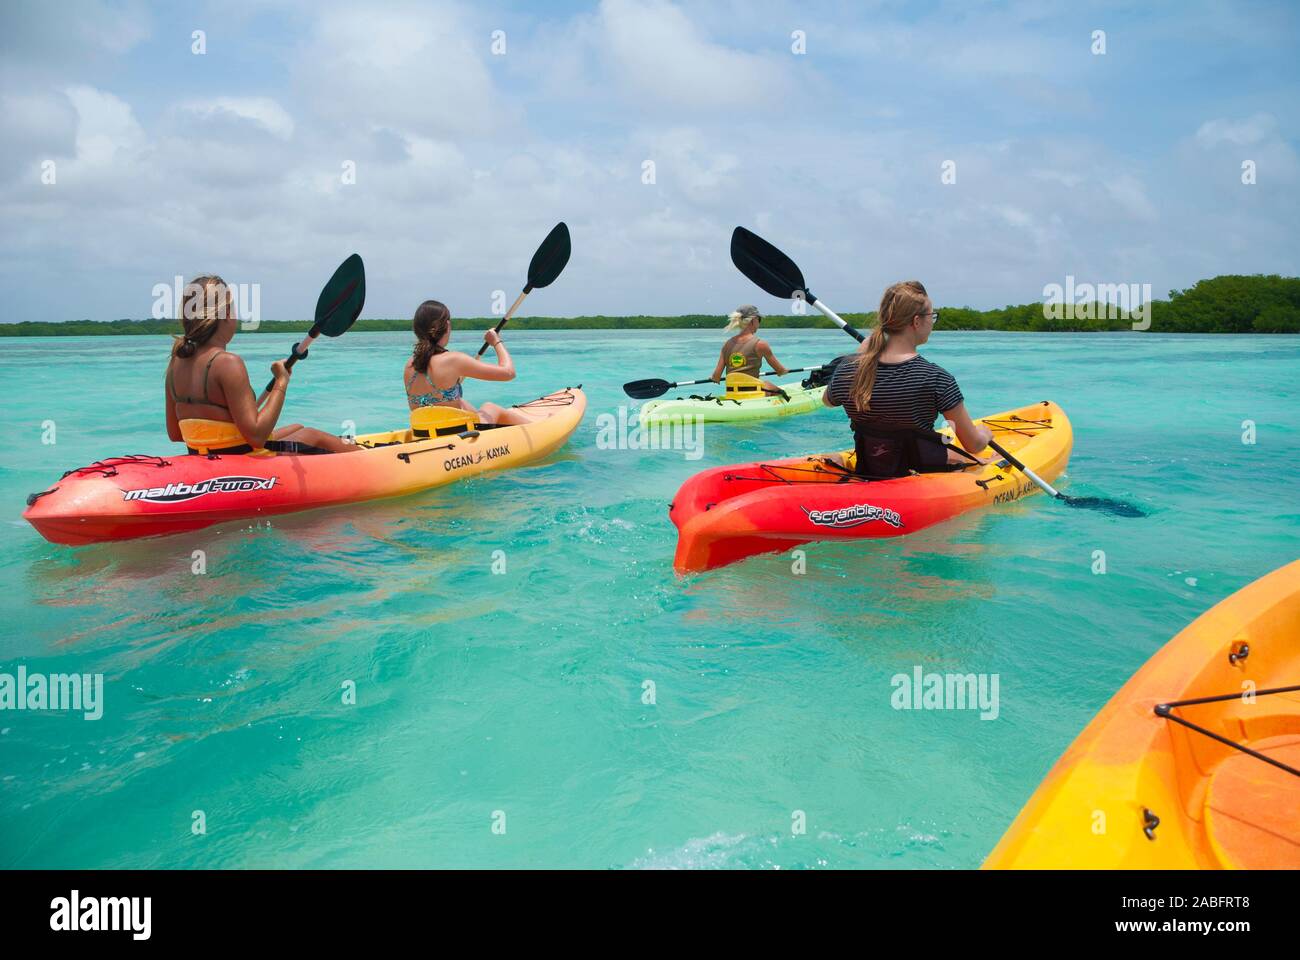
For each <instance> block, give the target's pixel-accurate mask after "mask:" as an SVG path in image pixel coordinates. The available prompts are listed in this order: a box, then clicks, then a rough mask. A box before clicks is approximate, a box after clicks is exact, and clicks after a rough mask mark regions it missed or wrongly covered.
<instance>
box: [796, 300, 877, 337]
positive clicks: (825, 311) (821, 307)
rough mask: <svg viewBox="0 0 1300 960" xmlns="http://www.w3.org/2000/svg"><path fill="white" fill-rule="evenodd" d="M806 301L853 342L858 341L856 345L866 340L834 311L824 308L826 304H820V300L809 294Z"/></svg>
mask: <svg viewBox="0 0 1300 960" xmlns="http://www.w3.org/2000/svg"><path fill="white" fill-rule="evenodd" d="M806 299H807V301H808V303H811V304H812V305H813V306H814V307H816V308H817V309H818V310H820V311H821V312H822V315H823V316H825V317H826V318H827V319H828V320H831V321H833V322H834V323H835V324H836V325H837V326H838V327H839V328H840V329H841V330H843V331H844V332H845V333H847V334H848V335H849V336H850V337H852V338H853V339H854V340H856V341H858V343H861V342H862V341H863V340H865V339H867V338H866V337H864V336H863V335H862V334H861V333H859V332H858V331H857V330H855V329H854V328H853V327H852V326H851V325H849V324H848V323H847V322H845V320H844V318H843V317H841V316H840V315H839V314H838V313H836V312H835V311H834V310H832V309H831V308H830V307H828V306H826V304H824V303H822V302H821V301H820V300H818V299H817V298H816V297H814V296H813V295H812V294H811V293H810V294H808V295H807V298H806Z"/></svg>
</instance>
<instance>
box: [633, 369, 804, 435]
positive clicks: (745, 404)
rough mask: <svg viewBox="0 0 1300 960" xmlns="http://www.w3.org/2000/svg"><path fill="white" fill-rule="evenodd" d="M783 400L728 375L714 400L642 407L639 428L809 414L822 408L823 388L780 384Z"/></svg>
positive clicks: (743, 378)
mask: <svg viewBox="0 0 1300 960" xmlns="http://www.w3.org/2000/svg"><path fill="white" fill-rule="evenodd" d="M780 386H781V389H782V390H783V391H784V392H785V396H781V395H780V394H773V393H766V392H764V391H763V388H762V382H761V381H760V380H758V379H756V378H754V377H750V376H745V375H743V374H735V373H732V374H728V375H727V384H726V389H725V390H724V391H723V392H722V393H720V394H717V395H713V396H690V397H670V398H666V399H663V400H652V401H650V402H649V403H647V404H644V405H643V406H642V407H641V414H640V417H641V426H643V427H647V426H650V425H651V424H655V423H671V422H674V421H678V422H682V421H691V420H703V421H706V422H708V423H738V422H743V421H750V420H773V419H775V418H777V417H792V416H795V415H796V414H800V413H812V412H813V411H815V410H819V409H821V407H822V394H824V393H825V392H826V388H825V387H824V386H823V387H805V386H802V385H801V384H799V383H789V384H781V385H780Z"/></svg>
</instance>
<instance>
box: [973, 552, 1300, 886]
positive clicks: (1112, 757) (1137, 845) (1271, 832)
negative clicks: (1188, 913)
mask: <svg viewBox="0 0 1300 960" xmlns="http://www.w3.org/2000/svg"><path fill="white" fill-rule="evenodd" d="M1270 690H1279V691H1280V692H1277V693H1268V692H1266V691H1270ZM1243 692H1252V693H1253V696H1250V697H1243ZM1203 699H1204V700H1205V701H1206V702H1200V703H1189V702H1187V701H1197V700H1203ZM1161 714H1167V716H1162V715H1161ZM1175 717H1177V718H1179V720H1181V721H1182V722H1179V720H1175V719H1173V718H1175ZM1191 725H1194V726H1191ZM1217 737H1222V738H1223V739H1224V740H1227V741H1231V743H1233V744H1237V745H1238V746H1230V745H1229V744H1228V743H1224V742H1222V741H1221V740H1218V739H1216V738H1217ZM1247 750H1250V751H1254V752H1255V754H1257V755H1252V754H1251V753H1248V752H1246V751H1247ZM1278 765H1281V766H1278ZM984 866H985V868H1027V869H1052V868H1084V869H1092V868H1096V869H1115V868H1137V869H1198V868H1199V869H1205V868H1235V867H1240V868H1247V869H1282V868H1285V869H1292V870H1294V869H1297V868H1300V560H1297V561H1295V562H1293V563H1291V564H1288V565H1287V566H1285V567H1282V568H1281V569H1280V570H1275V571H1273V572H1272V573H1270V574H1268V575H1267V576H1265V577H1262V578H1260V579H1259V580H1256V581H1255V582H1254V583H1252V584H1250V585H1249V586H1247V587H1244V588H1243V589H1241V590H1239V591H1237V592H1236V593H1234V594H1233V595H1232V596H1230V597H1228V598H1227V599H1226V600H1224V601H1223V602H1222V603H1219V604H1218V605H1217V606H1215V607H1212V608H1211V609H1210V610H1209V611H1207V612H1206V613H1204V614H1202V615H1201V616H1200V617H1198V618H1197V619H1196V620H1194V621H1193V622H1192V623H1191V624H1190V625H1188V627H1187V628H1186V629H1184V630H1183V631H1182V632H1181V633H1179V634H1178V635H1177V636H1176V637H1174V638H1173V639H1172V640H1170V641H1169V642H1168V643H1167V644H1165V646H1164V647H1163V648H1161V649H1160V650H1159V651H1158V652H1157V653H1156V654H1155V655H1154V656H1153V657H1152V658H1151V659H1150V660H1148V661H1147V662H1146V663H1145V664H1144V665H1143V666H1142V667H1141V668H1140V669H1139V670H1138V672H1137V673H1135V674H1134V675H1133V677H1132V678H1131V679H1130V680H1129V681H1128V683H1126V684H1124V686H1123V687H1121V688H1120V690H1119V692H1118V693H1116V694H1115V696H1114V697H1112V698H1111V700H1110V702H1109V703H1107V704H1106V706H1105V707H1103V708H1102V710H1101V712H1100V713H1098V714H1097V716H1096V717H1095V718H1093V721H1092V722H1091V723H1090V724H1088V726H1087V727H1085V728H1084V730H1083V732H1082V733H1080V734H1079V736H1078V738H1077V739H1076V740H1075V741H1074V743H1073V744H1071V746H1070V748H1069V749H1068V750H1067V751H1066V752H1065V754H1064V755H1063V756H1062V757H1061V758H1060V759H1059V760H1058V761H1057V762H1056V765H1055V766H1054V767H1053V768H1052V770H1051V772H1049V773H1048V775H1047V778H1046V779H1045V780H1044V781H1043V783H1042V785H1041V786H1040V787H1039V788H1038V790H1037V791H1036V792H1035V793H1034V795H1033V796H1032V797H1030V798H1029V802H1028V803H1026V804H1025V807H1024V809H1023V810H1021V811H1020V815H1019V816H1018V817H1016V819H1015V821H1014V822H1013V823H1012V824H1011V826H1010V828H1009V829H1008V830H1007V832H1006V835H1005V836H1003V838H1002V840H1001V841H1000V842H999V843H998V845H997V846H996V847H995V848H994V849H993V852H992V853H991V854H989V857H988V859H987V860H986V861H985V863H984Z"/></svg>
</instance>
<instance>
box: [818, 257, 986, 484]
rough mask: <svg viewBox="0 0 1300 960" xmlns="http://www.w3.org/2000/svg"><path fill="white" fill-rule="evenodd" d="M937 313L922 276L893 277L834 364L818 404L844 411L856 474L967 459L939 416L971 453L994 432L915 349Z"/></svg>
mask: <svg viewBox="0 0 1300 960" xmlns="http://www.w3.org/2000/svg"><path fill="white" fill-rule="evenodd" d="M938 319H939V313H938V311H936V310H935V309H934V305H933V304H932V303H931V302H930V297H929V295H928V294H927V293H926V292H925V287H924V286H922V285H921V283H920V281H918V280H905V281H903V282H901V283H896V284H894V285H893V286H891V287H889V288H888V289H887V290H886V291H885V293H884V296H882V297H881V298H880V309H879V310H878V311H877V313H876V324H875V326H874V327H872V329H871V335H870V336H868V337H867V339H866V340H864V341H863V342H862V345H861V346H860V347H859V348H858V352H857V353H856V354H853V355H851V356H848V357H844V358H843V359H842V360H840V361H839V362H838V363H837V365H836V367H835V373H834V375H833V376H832V377H831V382H830V386H829V387H828V388H827V390H826V393H825V395H824V396H823V398H822V402H823V403H825V404H826V405H827V406H828V407H843V408H844V411H845V412H846V413H847V414H848V416H849V421H850V422H851V423H852V425H853V437H854V448H855V450H856V452H857V459H856V471H857V473H859V474H860V475H862V476H867V477H877V478H883V477H901V476H906V475H907V474H908V473H912V472H916V473H933V472H936V471H942V470H948V469H952V468H954V467H957V466H959V465H969V464H970V462H971V461H970V460H969V459H967V458H965V457H962V456H961V455H960V454H958V453H955V452H954V451H952V450H949V449H947V447H946V445H945V444H944V442H943V439H942V437H941V436H940V435H939V434H938V433H937V432H936V431H935V429H934V425H935V421H936V420H937V419H938V417H939V415H940V414H942V415H943V416H944V418H945V419H947V421H948V422H949V423H950V424H951V425H952V426H953V429H954V431H955V432H956V434H957V439H958V441H960V443H961V445H962V448H963V449H964V450H966V451H968V452H969V453H971V454H978V453H979V452H980V451H981V450H983V449H984V448H985V447H987V446H988V443H989V440H990V439H991V438H992V436H993V434H992V432H991V431H990V430H989V429H988V427H986V426H984V425H983V424H980V425H978V426H977V425H976V424H975V423H974V422H973V421H972V420H971V417H970V414H969V413H967V412H966V403H965V399H964V398H963V396H962V392H961V388H960V387H959V386H957V381H956V380H955V379H953V376H952V374H951V373H949V372H948V371H947V370H945V369H944V368H943V367H941V366H939V365H938V364H935V363H931V362H930V361H929V360H926V359H925V358H924V357H922V356H921V355H920V354H919V353H918V352H917V347H919V346H920V345H921V344H923V343H925V342H926V341H927V340H929V339H930V334H931V332H932V331H933V330H934V326H935V324H936V323H937V322H938Z"/></svg>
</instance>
